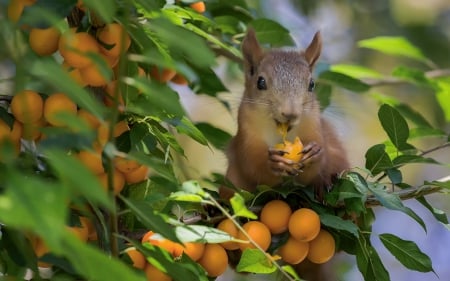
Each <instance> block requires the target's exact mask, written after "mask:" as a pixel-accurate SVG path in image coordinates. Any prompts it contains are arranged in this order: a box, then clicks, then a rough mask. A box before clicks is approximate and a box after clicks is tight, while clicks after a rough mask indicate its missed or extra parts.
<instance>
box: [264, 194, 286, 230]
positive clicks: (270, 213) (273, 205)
mask: <svg viewBox="0 0 450 281" xmlns="http://www.w3.org/2000/svg"><path fill="white" fill-rule="evenodd" d="M291 214H292V210H291V207H290V206H289V205H288V203H286V202H284V201H282V200H272V201H270V202H268V203H267V204H266V205H264V207H263V208H262V210H261V215H260V216H259V220H260V221H261V222H262V223H264V224H265V225H266V226H267V227H268V228H269V230H270V232H271V233H272V234H280V233H282V232H284V231H286V230H287V229H288V224H289V218H290V216H291Z"/></svg>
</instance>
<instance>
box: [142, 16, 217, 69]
mask: <svg viewBox="0 0 450 281" xmlns="http://www.w3.org/2000/svg"><path fill="white" fill-rule="evenodd" d="M149 28H150V29H151V30H152V31H153V33H152V34H150V36H153V37H158V39H157V40H161V41H162V42H164V43H165V44H167V46H168V47H169V49H170V51H171V55H172V57H180V58H182V59H185V60H186V61H188V62H189V63H191V64H193V65H196V66H198V67H209V66H212V65H214V64H215V63H216V60H215V56H214V53H213V52H212V51H211V50H210V48H209V47H208V46H207V45H206V43H205V41H204V40H203V39H202V38H201V37H199V36H198V35H196V34H195V33H193V32H191V31H189V30H187V29H185V28H182V27H179V26H176V25H174V24H173V23H171V22H170V21H168V20H167V19H164V18H158V19H153V20H152V24H151V25H149ZM180 38H183V40H180ZM192 46H195V48H192Z"/></svg>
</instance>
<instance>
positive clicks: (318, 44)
mask: <svg viewBox="0 0 450 281" xmlns="http://www.w3.org/2000/svg"><path fill="white" fill-rule="evenodd" d="M321 51H322V37H321V36H320V31H317V32H316V34H315V35H314V38H313V39H312V41H311V43H309V46H308V48H306V50H305V52H304V55H305V58H306V61H307V62H308V64H309V67H310V68H311V69H312V68H313V67H314V65H315V63H316V62H317V60H318V59H319V56H320V52H321Z"/></svg>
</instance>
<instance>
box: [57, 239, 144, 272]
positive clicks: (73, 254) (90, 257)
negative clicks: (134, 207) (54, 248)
mask: <svg viewBox="0 0 450 281" xmlns="http://www.w3.org/2000/svg"><path fill="white" fill-rule="evenodd" d="M61 254H62V255H63V256H65V257H66V258H67V259H68V260H69V261H70V263H71V265H72V266H73V267H74V268H75V269H76V272H77V273H78V274H80V275H82V276H84V277H85V278H86V279H87V280H98V281H110V280H127V281H144V280H145V277H144V276H143V275H141V274H139V273H137V271H134V270H132V269H131V268H130V267H128V266H127V265H126V264H125V263H123V262H121V261H119V260H118V259H116V258H112V257H111V256H110V255H106V254H105V253H104V252H101V251H100V250H98V249H96V248H94V247H93V246H91V245H89V244H87V243H84V242H82V241H81V240H79V239H77V238H76V237H75V236H74V235H72V234H71V235H65V236H64V237H63V251H61Z"/></svg>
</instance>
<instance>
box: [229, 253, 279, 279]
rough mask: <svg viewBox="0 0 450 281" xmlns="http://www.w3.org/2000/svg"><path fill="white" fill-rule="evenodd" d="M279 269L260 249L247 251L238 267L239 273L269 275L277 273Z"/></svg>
mask: <svg viewBox="0 0 450 281" xmlns="http://www.w3.org/2000/svg"><path fill="white" fill-rule="evenodd" d="M276 270H277V268H276V267H275V265H274V264H273V262H272V261H270V260H269V258H268V257H267V256H266V254H265V253H262V252H261V251H260V250H258V249H245V250H244V252H243V253H242V256H241V259H240V260H239V263H238V265H237V266H236V271H237V272H251V273H263V274H268V273H272V272H275V271H276Z"/></svg>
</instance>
